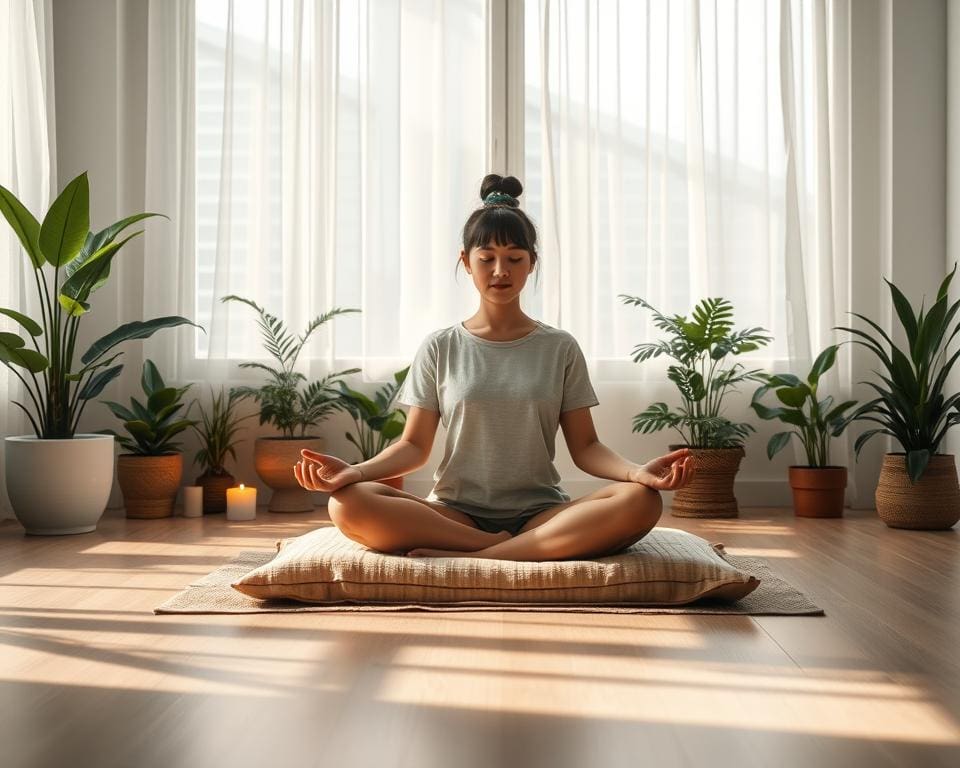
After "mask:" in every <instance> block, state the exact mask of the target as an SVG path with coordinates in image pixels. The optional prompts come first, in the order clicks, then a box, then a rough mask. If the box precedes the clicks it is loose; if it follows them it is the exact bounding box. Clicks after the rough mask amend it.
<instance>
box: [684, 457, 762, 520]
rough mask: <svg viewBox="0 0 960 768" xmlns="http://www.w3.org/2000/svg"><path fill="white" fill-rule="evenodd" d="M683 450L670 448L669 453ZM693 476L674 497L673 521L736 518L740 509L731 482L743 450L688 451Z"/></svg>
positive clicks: (735, 474)
mask: <svg viewBox="0 0 960 768" xmlns="http://www.w3.org/2000/svg"><path fill="white" fill-rule="evenodd" d="M683 447H684V446H670V448H671V450H674V449H675V448H683ZM690 455H691V456H692V457H693V466H694V469H695V470H696V475H695V476H694V478H693V482H691V483H690V484H689V485H687V486H684V487H683V488H681V489H680V490H679V491H676V492H675V493H674V495H673V503H672V504H671V505H670V514H671V515H673V516H674V517H698V518H719V517H737V516H738V515H739V514H740V509H739V507H738V506H737V497H736V496H734V495H733V481H734V478H735V477H736V476H737V472H738V471H739V469H740V460H741V459H742V458H743V456H744V451H743V448H691V449H690Z"/></svg>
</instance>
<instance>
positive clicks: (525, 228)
mask: <svg viewBox="0 0 960 768" xmlns="http://www.w3.org/2000/svg"><path fill="white" fill-rule="evenodd" d="M491 192H504V193H506V194H508V195H510V196H511V197H512V198H513V200H511V201H504V202H496V203H492V204H489V205H487V204H483V205H481V206H480V207H479V208H477V210H475V211H474V212H473V213H471V214H470V218H468V219H467V223H466V224H464V225H463V250H465V251H466V252H467V253H468V254H469V253H470V251H471V250H472V249H474V248H478V247H481V246H484V245H488V244H489V243H491V242H495V243H496V244H497V245H508V244H513V245H516V246H519V247H520V248H523V250H525V251H527V253H529V254H530V264H531V265H532V266H534V267H535V266H536V265H537V261H538V256H537V230H536V228H535V227H534V226H533V222H532V221H530V217H529V216H527V214H526V213H524V212H523V210H521V208H520V202H519V201H518V200H517V198H518V197H520V195H522V194H523V184H521V183H520V180H519V179H517V178H516V177H515V176H498V175H497V174H495V173H490V174H487V175H486V176H484V177H483V182H482V183H481V184H480V199H481V200H484V199H485V198H486V197H487V195H489V194H490V193H491ZM457 264H458V265H459V264H460V260H459V259H457Z"/></svg>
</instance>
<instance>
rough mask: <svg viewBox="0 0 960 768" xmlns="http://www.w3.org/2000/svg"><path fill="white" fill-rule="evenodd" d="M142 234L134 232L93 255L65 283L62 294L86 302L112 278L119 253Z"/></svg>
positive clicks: (141, 232)
mask: <svg viewBox="0 0 960 768" xmlns="http://www.w3.org/2000/svg"><path fill="white" fill-rule="evenodd" d="M142 234H143V230H141V231H139V232H134V233H133V234H132V235H130V236H129V237H127V238H126V239H124V240H121V241H120V242H119V243H110V244H109V245H106V246H104V247H103V248H101V249H100V250H99V251H97V252H96V253H94V254H92V255H91V256H90V257H89V258H88V259H87V260H86V261H85V262H84V264H83V266H81V267H79V268H78V269H76V270H75V271H74V273H73V274H72V275H71V276H70V277H69V278H68V279H67V280H66V281H65V282H64V284H63V285H62V286H61V288H60V294H61V295H62V296H68V297H70V298H71V299H76V300H77V301H85V300H86V299H87V298H88V297H89V296H90V294H91V293H92V292H93V291H95V290H96V289H97V288H99V287H100V286H101V285H103V284H104V283H105V282H106V281H107V278H108V277H109V276H110V265H111V263H112V262H113V258H114V256H116V255H117V252H118V251H119V250H120V249H121V248H123V246H124V245H125V244H126V242H127V241H128V240H130V239H132V238H134V237H137V235H142Z"/></svg>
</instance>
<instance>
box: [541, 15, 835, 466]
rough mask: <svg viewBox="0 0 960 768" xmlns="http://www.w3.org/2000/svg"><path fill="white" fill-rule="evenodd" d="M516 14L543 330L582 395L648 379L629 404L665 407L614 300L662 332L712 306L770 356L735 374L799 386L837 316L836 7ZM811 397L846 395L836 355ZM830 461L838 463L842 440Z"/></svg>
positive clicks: (662, 389) (633, 322)
mask: <svg viewBox="0 0 960 768" xmlns="http://www.w3.org/2000/svg"><path fill="white" fill-rule="evenodd" d="M525 11H526V12H525V46H526V47H525V60H526V68H525V69H526V73H525V77H526V86H525V91H526V114H525V122H526V132H525V161H526V165H525V169H524V173H525V179H526V182H527V191H528V200H527V205H528V210H530V212H531V213H532V214H533V216H534V217H535V218H536V219H537V220H538V221H539V222H540V225H541V231H542V236H543V241H544V247H543V250H544V259H543V264H542V266H543V278H544V279H543V291H542V295H541V296H539V297H538V301H539V302H540V304H539V307H540V312H541V314H542V317H543V319H544V320H545V321H546V322H548V323H550V324H553V325H559V326H562V327H563V328H565V329H567V330H569V331H571V332H572V333H573V334H574V335H575V336H576V337H577V338H578V339H579V341H580V343H581V346H582V347H583V349H584V352H585V354H586V356H587V358H588V360H589V361H590V364H591V369H592V373H593V375H594V377H595V378H596V379H597V380H599V381H604V380H608V381H626V380H636V379H637V378H641V379H644V380H646V381H647V389H646V390H645V400H644V402H647V401H649V402H652V401H653V400H655V399H658V398H659V397H661V396H669V395H670V394H671V392H672V389H671V388H670V386H668V385H666V383H665V381H664V379H663V376H662V367H661V368H660V369H658V367H657V365H656V364H655V363H654V362H653V361H651V362H648V363H645V364H643V365H642V366H637V365H635V364H634V363H632V362H631V361H630V360H629V357H628V355H629V353H630V351H631V350H632V348H633V346H634V345H635V344H637V343H639V342H640V341H644V340H648V339H650V338H653V337H656V336H657V335H658V333H659V332H658V331H657V329H656V328H654V327H653V325H652V323H651V322H650V313H649V312H646V311H644V310H641V309H638V308H636V307H632V306H631V307H628V306H625V305H623V304H622V302H620V301H619V300H618V299H617V295H618V294H620V293H626V294H631V295H639V296H641V297H643V298H645V299H647V300H648V301H650V302H651V303H652V304H653V305H654V306H656V307H657V308H658V309H660V310H661V311H663V312H665V313H668V314H672V313H684V314H687V313H689V311H690V310H691V309H692V307H693V306H694V305H695V304H696V303H697V302H698V301H699V300H700V299H702V298H706V297H708V296H723V297H725V298H727V299H729V300H731V301H732V302H733V305H734V308H735V317H734V319H735V322H736V323H737V326H738V327H745V326H758V325H759V326H763V327H765V328H767V329H768V330H770V331H771V332H772V335H773V336H774V337H775V341H774V342H773V343H772V344H770V345H769V346H768V347H765V348H763V349H761V350H759V351H758V352H756V353H753V354H752V355H750V356H744V358H743V361H744V362H746V363H748V364H752V365H755V366H758V367H764V368H766V369H767V370H774V371H786V370H790V371H793V372H796V373H798V374H805V373H806V371H807V370H808V369H809V366H810V364H811V362H812V359H813V357H814V356H815V355H816V354H817V353H818V352H819V350H820V349H821V348H822V347H823V346H825V345H827V344H829V343H833V342H835V341H837V335H836V334H835V333H834V332H833V331H832V330H831V328H832V327H833V326H834V325H843V324H846V323H845V319H846V314H845V312H846V309H847V308H848V306H849V302H848V300H847V299H846V298H845V297H846V295H847V291H848V288H849V277H848V273H849V253H848V247H847V242H846V232H847V229H846V227H847V222H848V211H847V210H846V208H845V207H844V206H845V205H846V200H847V189H848V186H847V185H848V180H847V177H846V157H847V154H846V153H847V145H846V143H845V142H846V141H848V137H849V134H848V133H844V131H846V130H848V128H847V125H848V109H847V106H846V105H847V100H848V98H849V92H848V84H847V82H848V77H849V72H848V66H847V57H848V50H847V43H846V33H845V30H846V29H847V18H848V14H849V11H848V8H847V6H846V3H842V2H838V3H828V2H826V0H811V1H809V2H802V3H801V2H791V0H731V1H730V2H718V0H689V1H688V2H669V3H666V2H657V0H647V1H646V2H641V1H639V0H619V1H617V2H603V0H588V2H582V1H581V0H578V1H577V2H568V1H567V0H528V2H527V4H526V9H525ZM838 30H839V31H838ZM663 365H664V366H665V362H664V364H663ZM825 386H826V387H827V388H829V389H830V390H831V391H832V392H833V394H835V395H836V396H837V397H841V396H844V397H846V396H849V392H850V391H851V387H852V384H851V377H850V368H849V357H848V356H847V355H846V354H844V355H843V356H842V357H841V360H840V363H839V365H838V367H837V369H835V370H834V371H832V372H831V374H830V376H829V377H828V378H827V379H826V381H825ZM838 402H839V401H838ZM747 403H748V397H742V398H740V399H739V400H738V399H736V398H731V404H732V406H733V410H732V412H730V413H728V415H729V416H731V418H735V419H736V420H747V421H751V422H752V423H755V424H756V422H757V421H758V420H757V419H756V418H755V416H754V415H753V413H752V412H751V411H749V410H748V409H747ZM758 446H759V442H758ZM834 452H835V455H834V457H833V459H834V461H835V462H836V463H849V461H848V458H847V456H850V459H851V460H852V455H850V451H849V447H848V443H847V441H843V442H842V443H840V444H837V445H835V447H834ZM844 454H847V455H844ZM797 456H798V458H799V456H800V454H799V453H798V454H797Z"/></svg>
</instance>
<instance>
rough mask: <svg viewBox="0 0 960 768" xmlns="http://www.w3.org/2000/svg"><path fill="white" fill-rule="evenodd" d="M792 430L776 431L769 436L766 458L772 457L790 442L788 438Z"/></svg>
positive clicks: (791, 435) (791, 434)
mask: <svg viewBox="0 0 960 768" xmlns="http://www.w3.org/2000/svg"><path fill="white" fill-rule="evenodd" d="M793 435H794V433H793V432H777V434H775V435H774V436H773V437H771V438H770V442H769V443H767V458H768V459H772V458H773V457H774V456H776V455H777V454H778V453H780V451H781V450H783V448H784V447H785V446H786V445H787V443H789V442H790V438H791V437H793Z"/></svg>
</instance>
